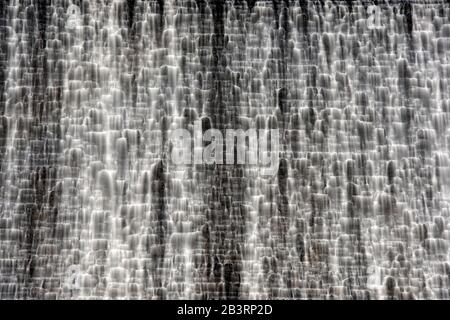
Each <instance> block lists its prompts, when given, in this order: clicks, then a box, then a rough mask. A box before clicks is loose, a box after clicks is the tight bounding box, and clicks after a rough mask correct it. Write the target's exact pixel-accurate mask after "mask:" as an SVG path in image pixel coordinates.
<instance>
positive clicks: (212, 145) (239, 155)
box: [169, 121, 280, 175]
mask: <svg viewBox="0 0 450 320" xmlns="http://www.w3.org/2000/svg"><path fill="white" fill-rule="evenodd" d="M192 131H193V133H191V132H190V131H189V130H187V129H182V128H179V129H174V130H172V131H171V132H170V134H169V139H170V141H171V144H172V147H171V152H170V155H171V161H172V163H174V164H175V165H191V164H242V165H244V164H245V165H255V166H258V167H259V168H260V170H261V174H263V175H270V174H273V173H275V172H276V170H278V163H279V153H280V142H279V139H280V134H279V130H278V129H258V130H256V129H248V130H246V131H244V130H242V129H237V130H236V129H226V130H225V137H224V135H223V133H222V131H221V130H218V129H208V130H206V131H203V130H202V124H201V121H195V122H194V127H193V130H192Z"/></svg>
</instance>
